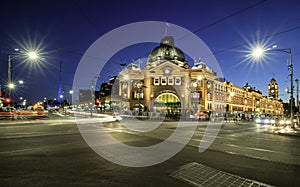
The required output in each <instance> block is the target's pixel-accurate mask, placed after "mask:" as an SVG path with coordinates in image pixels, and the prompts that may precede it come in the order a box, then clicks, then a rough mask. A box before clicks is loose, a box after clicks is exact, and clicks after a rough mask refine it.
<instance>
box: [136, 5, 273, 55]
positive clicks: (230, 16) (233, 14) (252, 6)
mask: <svg viewBox="0 0 300 187" xmlns="http://www.w3.org/2000/svg"><path fill="white" fill-rule="evenodd" d="M266 1H268V0H262V1H259V2H258V3H254V4H252V5H250V6H248V7H246V8H243V9H241V10H238V11H236V12H234V13H232V14H229V15H228V16H225V17H223V18H221V19H219V20H216V21H214V22H212V23H210V24H208V25H205V26H203V27H201V28H199V29H196V30H195V31H192V33H194V34H196V33H197V32H200V31H202V30H204V29H207V28H209V27H211V26H214V25H216V24H218V23H221V22H223V21H226V20H228V19H230V18H232V17H234V16H237V15H239V14H241V13H243V12H245V11H247V10H249V9H251V8H254V7H256V6H258V5H261V4H263V3H265V2H266ZM187 36H188V35H184V36H182V37H180V38H178V39H177V41H178V40H181V39H183V38H185V37H187ZM147 54H148V53H145V54H144V55H147ZM144 55H143V56H144ZM139 58H142V57H139ZM139 58H137V59H139Z"/></svg>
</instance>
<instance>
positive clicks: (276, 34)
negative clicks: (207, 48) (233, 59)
mask: <svg viewBox="0 0 300 187" xmlns="http://www.w3.org/2000/svg"><path fill="white" fill-rule="evenodd" d="M297 29H300V26H296V27H293V28H290V29H287V30H284V31H280V32H277V33H274V34H270V35H267V36H264V37H262V38H258V39H256V40H255V41H253V42H259V41H262V40H265V39H268V38H271V37H275V36H278V35H281V34H285V33H287V32H291V31H294V30H297ZM247 44H248V42H242V43H239V44H237V45H234V46H231V47H228V48H225V49H221V50H219V51H215V52H212V54H211V55H217V54H220V53H223V52H225V51H228V50H231V49H234V48H238V47H242V46H245V45H247Z"/></svg>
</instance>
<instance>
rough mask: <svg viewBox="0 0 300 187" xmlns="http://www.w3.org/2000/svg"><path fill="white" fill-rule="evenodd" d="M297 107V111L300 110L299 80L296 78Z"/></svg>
mask: <svg viewBox="0 0 300 187" xmlns="http://www.w3.org/2000/svg"><path fill="white" fill-rule="evenodd" d="M295 82H296V107H297V112H299V80H298V79H296V80H295Z"/></svg>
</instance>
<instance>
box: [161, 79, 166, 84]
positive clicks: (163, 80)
mask: <svg viewBox="0 0 300 187" xmlns="http://www.w3.org/2000/svg"><path fill="white" fill-rule="evenodd" d="M161 85H167V77H162V78H161Z"/></svg>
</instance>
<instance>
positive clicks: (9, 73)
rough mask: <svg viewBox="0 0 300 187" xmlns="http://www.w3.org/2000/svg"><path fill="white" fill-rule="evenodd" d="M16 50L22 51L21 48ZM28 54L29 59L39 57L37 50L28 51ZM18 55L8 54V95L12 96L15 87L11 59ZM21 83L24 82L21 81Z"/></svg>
mask: <svg viewBox="0 0 300 187" xmlns="http://www.w3.org/2000/svg"><path fill="white" fill-rule="evenodd" d="M15 51H19V52H22V51H20V50H19V49H15ZM26 56H27V58H28V59H32V60H35V59H37V58H38V55H37V53H36V52H34V51H31V52H28V53H26ZM16 57H18V55H8V65H7V85H8V86H7V88H8V97H10V93H11V89H13V88H14V85H13V83H12V81H11V60H12V59H14V58H16ZM20 84H23V83H21V82H20Z"/></svg>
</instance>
